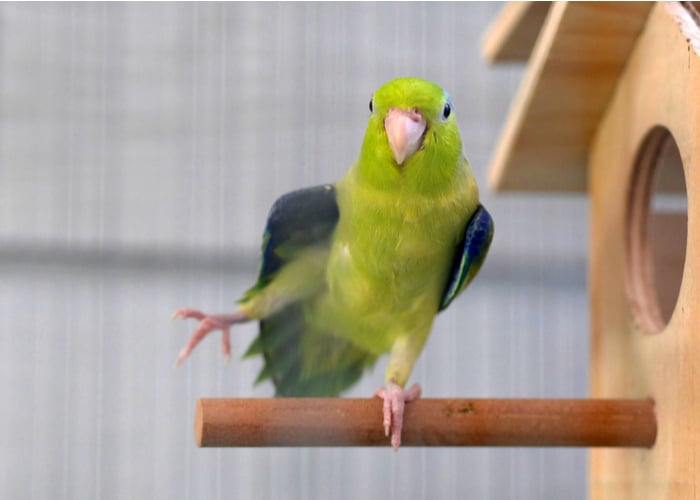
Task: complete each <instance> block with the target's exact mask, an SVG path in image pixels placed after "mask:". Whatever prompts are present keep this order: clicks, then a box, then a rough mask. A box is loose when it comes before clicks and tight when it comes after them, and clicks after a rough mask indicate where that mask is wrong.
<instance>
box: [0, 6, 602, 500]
mask: <svg viewBox="0 0 700 500" xmlns="http://www.w3.org/2000/svg"><path fill="white" fill-rule="evenodd" d="M500 8H501V6H500V5H499V4H496V3H488V4H487V3H469V4H463V3H449V4H439V3H431V4H423V3H410V4H402V3H391V4H370V3H362V4H344V3H334V4H304V3H290V4H275V3H265V4H238V3H236V4H222V3H217V4H209V3H202V4H189V3H177V4H160V3H158V4H141V3H101V4H91V3H87V4H83V3H81V4H14V3H2V4H0V401H2V404H1V408H2V410H1V411H0V498H6V499H25V498H52V499H73V498H207V499H210V498H214V499H216V498H243V499H246V498H255V499H273V498H291V499H316V498H323V499H326V498H339V499H354V498H385V499H396V498H401V499H414V498H415V499H427V498H431V499H433V498H445V499H450V498H474V499H482V498H483V499H543V498H547V499H549V498H567V499H583V498H585V497H586V455H585V451H583V450H571V449H546V450H543V449H480V448H475V449H451V448H445V449H408V448H404V449H401V450H400V452H399V453H398V454H395V453H392V452H391V450H390V449H389V448H388V447H387V448H386V449H220V450H216V449H198V448H197V447H196V446H195V442H194V436H193V415H194V405H195V401H196V399H197V398H199V397H238V396H240V397H249V396H256V397H267V396H271V395H272V393H273V390H272V387H271V385H268V384H263V385H259V386H257V387H254V386H253V381H254V380H255V377H256V375H257V372H258V370H259V369H260V365H261V363H260V361H259V360H247V361H240V360H239V358H240V355H241V354H242V353H243V352H244V350H245V349H246V347H247V346H248V344H249V342H250V341H251V340H252V338H253V337H254V335H255V333H256V326H255V325H245V326H242V327H237V328H236V329H235V330H234V333H233V339H232V341H233V352H234V356H233V361H232V362H231V363H230V364H229V365H225V364H224V363H223V361H222V356H221V354H220V347H219V346H220V336H219V335H214V336H212V337H211V338H207V339H205V341H204V342H203V343H202V344H201V345H200V347H199V348H198V349H197V350H196V351H195V352H194V354H193V356H192V357H191V358H190V359H188V360H187V361H186V363H185V364H184V365H183V366H182V367H180V368H179V369H177V370H176V369H174V368H173V367H172V363H173V361H174V359H175V357H176V356H177V354H178V351H179V349H180V347H181V346H182V345H183V343H184V342H185V341H186V340H187V338H189V335H190V333H191V332H192V330H193V327H194V326H195V325H194V323H187V322H172V321H170V319H169V318H170V315H171V313H172V312H173V311H174V310H175V309H177V308H180V307H184V306H189V307H196V308H201V309H204V310H206V311H213V312H225V311H230V310H231V309H232V308H233V305H234V301H235V300H236V299H237V298H238V297H239V296H240V294H241V292H242V291H244V290H245V289H246V288H247V287H248V286H249V285H250V284H251V283H252V282H253V280H254V279H255V275H256V271H257V254H258V249H259V245H260V237H261V234H262V229H263V226H264V223H265V220H266V216H267V211H268V209H269V207H270V205H271V204H272V202H273V201H274V200H275V199H276V198H277V197H278V196H279V195H281V194H282V193H285V192H287V191H289V190H292V189H296V188H299V187H304V186H308V185H314V184H319V183H323V182H332V181H334V180H336V179H338V178H340V176H342V175H343V173H344V172H345V170H346V169H347V168H348V166H349V165H350V164H351V163H352V162H353V161H354V160H355V158H356V155H357V154H358V152H359V148H360V144H361V140H362V136H363V133H364V128H365V123H366V120H367V118H368V109H367V104H368V101H369V98H370V96H371V94H372V92H373V91H374V90H375V89H376V88H377V87H378V86H379V85H381V84H382V83H384V82H385V81H387V80H390V79H392V78H394V77H397V76H408V75H410V76H418V77H423V78H427V79H430V80H432V81H435V82H436V83H438V84H440V85H441V86H443V87H444V88H445V89H447V90H448V91H449V92H450V94H451V96H452V100H453V102H454V105H455V112H456V116H457V120H458V123H459V125H460V129H461V132H462V137H463V142H464V149H465V153H466V154H467V156H468V157H469V159H470V161H471V163H472V165H473V168H474V170H475V173H476V176H477V179H478V181H479V183H480V186H481V191H482V198H483V202H484V204H485V205H486V206H487V207H488V209H489V210H490V211H491V213H492V214H493V216H494V219H495V221H496V237H495V239H494V243H493V246H492V250H491V253H490V255H489V257H488V259H487V261H486V264H485V267H484V269H483V270H482V272H481V274H480V275H479V277H478V278H477V279H476V281H475V282H474V284H473V285H472V286H471V287H470V288H469V289H468V291H467V292H466V293H465V294H464V295H463V296H462V297H461V298H460V299H459V300H457V301H456V302H455V303H453V305H452V306H451V307H450V308H449V310H447V311H445V312H444V313H442V314H440V316H439V317H438V319H437V321H436V324H435V327H434V330H433V334H432V336H431V338H430V340H429V342H428V344H427V347H426V349H425V351H424V352H423V354H422V356H421V358H420V360H419V362H418V364H417V366H416V368H415V370H414V373H413V376H412V381H420V382H421V383H422V384H423V388H424V394H425V395H426V396H428V397H585V396H586V393H587V363H588V309H587V292H586V253H587V219H588V214H587V210H588V209H587V202H586V199H585V198H584V197H582V196H557V195H546V196H543V195H521V194H494V193H493V192H491V191H490V190H489V188H488V186H487V184H486V168H487V166H488V163H489V160H490V157H491V154H492V152H493V150H494V147H495V143H496V141H497V139H498V137H499V134H500V130H501V127H502V124H503V122H504V119H505V116H506V113H507V111H508V109H509V106H510V102H511V99H512V97H513V95H514V94H515V92H516V89H517V87H518V84H519V81H520V77H521V76H522V73H523V68H522V66H521V65H512V66H509V65H505V66H498V67H489V66H487V65H486V64H485V63H484V62H483V61H482V60H481V59H480V55H479V54H480V40H481V37H482V35H483V33H484V32H485V30H486V28H487V26H488V24H489V23H490V22H491V20H493V18H494V17H495V15H496V14H497V12H498V10H499V9H500ZM385 364H386V359H383V360H382V362H380V363H379V364H378V365H377V367H376V369H375V370H374V371H373V372H372V373H369V374H367V376H365V378H363V380H362V381H361V383H360V384H359V385H357V386H356V387H355V388H354V389H353V390H352V391H351V392H350V393H349V394H348V395H349V396H354V397H368V396H370V395H371V394H372V392H373V391H374V389H376V388H377V387H379V386H380V385H381V384H382V383H383V372H384V367H385ZM378 425H379V422H378Z"/></svg>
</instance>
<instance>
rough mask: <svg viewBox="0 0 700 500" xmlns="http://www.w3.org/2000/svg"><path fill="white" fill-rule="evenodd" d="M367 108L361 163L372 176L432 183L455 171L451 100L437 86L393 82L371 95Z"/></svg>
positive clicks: (458, 146) (457, 145)
mask: <svg viewBox="0 0 700 500" xmlns="http://www.w3.org/2000/svg"><path fill="white" fill-rule="evenodd" d="M369 110H370V118H369V124H368V126H367V132H366V134H365V139H364V142H363V145H362V153H361V162H362V163H363V164H366V165H373V166H372V167H371V168H368V170H371V171H372V172H373V174H372V175H376V176H379V177H385V176H387V177H393V178H396V179H399V178H404V179H405V178H407V177H408V178H412V177H416V178H418V179H420V180H422V182H431V179H433V178H436V177H444V176H447V175H449V174H450V173H451V170H452V169H454V168H456V165H457V162H458V159H459V157H460V155H461V151H462V141H461V139H460V136H459V130H458V128H457V123H456V121H455V117H454V110H453V105H452V101H451V100H450V97H449V95H448V94H447V92H445V91H444V90H443V89H441V88H440V87H439V86H438V85H435V84H434V83H431V82H429V81H427V80H421V79H419V78H397V79H395V80H392V81H390V82H388V83H386V84H384V85H383V86H381V87H380V88H379V89H378V90H377V91H376V92H375V93H374V95H373V96H372V98H371V100H370V102H369ZM386 170H388V171H386ZM387 180H388V179H387Z"/></svg>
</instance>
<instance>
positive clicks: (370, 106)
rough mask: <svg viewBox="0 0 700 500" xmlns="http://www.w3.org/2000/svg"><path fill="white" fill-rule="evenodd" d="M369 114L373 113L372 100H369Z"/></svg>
mask: <svg viewBox="0 0 700 500" xmlns="http://www.w3.org/2000/svg"><path fill="white" fill-rule="evenodd" d="M369 112H370V113H374V99H370V100H369Z"/></svg>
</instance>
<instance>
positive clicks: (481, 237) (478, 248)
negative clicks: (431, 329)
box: [440, 204, 493, 311]
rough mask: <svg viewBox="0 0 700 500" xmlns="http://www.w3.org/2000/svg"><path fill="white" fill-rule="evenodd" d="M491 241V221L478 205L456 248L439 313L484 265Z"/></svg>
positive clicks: (488, 215) (481, 206)
mask: <svg viewBox="0 0 700 500" xmlns="http://www.w3.org/2000/svg"><path fill="white" fill-rule="evenodd" d="M492 239H493V219H492V218H491V215H490V214H489V213H488V212H487V211H486V209H485V208H484V207H483V205H481V204H479V206H478V207H477V209H476V211H475V212H474V214H473V215H472V217H471V219H469V223H468V224H467V227H466V229H465V232H464V238H463V239H462V241H461V242H460V244H459V245H458V246H457V249H456V252H455V256H454V259H453V261H452V269H451V271H450V275H449V277H448V279H447V285H446V286H445V291H444V292H443V294H442V300H441V301H440V311H442V310H443V309H445V308H447V306H449V305H450V303H451V302H452V301H453V300H454V298H455V297H457V295H459V293H460V292H461V291H462V290H464V288H465V287H466V286H467V285H468V284H469V282H470V281H471V280H472V279H474V276H476V273H478V272H479V269H481V265H482V264H483V263H484V259H485V258H486V253H487V252H488V250H489V247H490V246H491V240H492Z"/></svg>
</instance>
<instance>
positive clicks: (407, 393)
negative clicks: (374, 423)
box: [374, 382, 421, 451]
mask: <svg viewBox="0 0 700 500" xmlns="http://www.w3.org/2000/svg"><path fill="white" fill-rule="evenodd" d="M420 393H421V388H420V385H418V384H413V385H412V386H411V388H410V389H408V390H404V389H403V388H402V387H401V386H399V385H398V384H396V383H394V382H389V383H388V384H387V386H386V387H382V388H381V389H377V391H376V392H375V393H374V396H375V397H378V398H381V399H383V400H384V404H383V407H382V412H383V416H384V417H383V418H384V420H383V423H384V435H386V436H387V437H388V436H389V435H390V434H391V447H392V448H393V449H394V451H396V450H398V449H399V447H400V446H401V430H402V429H403V413H404V408H405V404H406V403H407V402H410V401H413V400H415V399H418V398H419V397H420Z"/></svg>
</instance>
